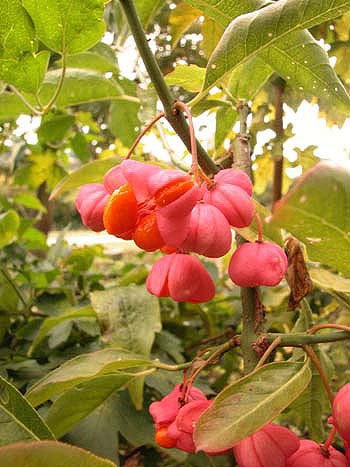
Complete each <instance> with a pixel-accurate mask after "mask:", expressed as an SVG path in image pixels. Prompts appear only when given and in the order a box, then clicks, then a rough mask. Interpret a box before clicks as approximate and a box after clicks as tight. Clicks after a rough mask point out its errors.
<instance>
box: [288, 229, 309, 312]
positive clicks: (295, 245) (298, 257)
mask: <svg viewBox="0 0 350 467" xmlns="http://www.w3.org/2000/svg"><path fill="white" fill-rule="evenodd" d="M286 254H287V257H288V268H287V272H286V280H287V282H288V285H289V288H290V295H289V302H288V308H289V309H290V310H295V309H296V308H297V307H298V306H299V303H300V302H301V300H302V299H303V298H304V297H306V295H307V294H308V293H310V292H311V290H312V281H311V279H310V276H309V273H308V270H307V268H306V264H305V260H304V255H303V252H302V249H301V247H300V243H299V241H298V240H297V239H296V238H294V237H288V238H287V241H286Z"/></svg>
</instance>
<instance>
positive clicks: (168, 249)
mask: <svg viewBox="0 0 350 467" xmlns="http://www.w3.org/2000/svg"><path fill="white" fill-rule="evenodd" d="M160 251H161V252H162V253H164V254H165V255H171V254H172V253H175V252H176V251H177V248H174V247H173V246H168V245H164V246H162V248H161V249H160Z"/></svg>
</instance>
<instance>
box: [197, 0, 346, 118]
mask: <svg viewBox="0 0 350 467" xmlns="http://www.w3.org/2000/svg"><path fill="white" fill-rule="evenodd" d="M189 3H191V4H194V5H195V6H197V7H198V8H200V9H202V11H203V12H204V13H205V14H207V15H209V16H210V17H211V18H212V19H213V20H214V21H217V22H218V23H219V24H221V25H222V26H223V27H227V26H228V25H229V24H230V22H231V21H232V20H233V21H232V22H231V24H230V25H229V27H228V28H227V30H226V31H225V34H224V36H223V38H222V39H221V41H220V43H219V44H218V46H217V48H216V49H215V51H214V53H213V55H212V57H211V58H210V61H209V63H208V67H207V74H206V83H205V85H204V87H203V92H202V93H201V94H199V95H198V96H197V97H196V98H195V100H194V101H193V102H198V101H199V100H200V99H201V98H202V97H204V95H205V94H206V92H207V90H208V89H209V88H210V87H211V86H213V85H214V84H215V82H216V81H218V80H219V79H221V78H222V77H224V76H225V75H226V74H228V73H230V72H231V71H234V72H235V71H236V69H237V68H239V67H240V66H242V64H244V63H246V62H249V60H250V59H251V58H252V57H254V56H255V55H258V56H259V57H260V58H261V59H263V61H264V62H266V64H265V67H267V68H266V73H267V69H268V67H269V66H270V67H271V68H273V69H274V70H275V71H277V72H278V73H279V74H280V76H282V77H283V78H285V79H286V81H288V83H289V84H290V85H291V86H294V87H296V88H298V89H302V90H303V91H304V92H306V93H308V94H311V95H316V96H318V97H320V98H321V99H322V100H324V101H326V102H327V103H328V104H331V105H336V106H337V108H338V109H339V110H341V111H343V112H344V111H345V112H348V109H349V103H350V101H349V96H348V95H347V93H346V91H345V89H344V87H343V85H342V83H341V81H340V80H339V79H338V77H337V75H336V74H335V72H334V70H333V68H332V67H331V66H330V64H329V61H328V57H327V54H326V53H325V51H324V50H323V49H322V47H321V46H320V45H319V44H317V43H316V41H314V39H313V38H312V36H311V35H310V34H309V33H308V32H307V31H302V30H301V29H303V28H307V27H310V25H314V24H318V23H320V22H322V21H324V20H325V19H327V18H330V17H334V16H337V15H338V14H341V12H342V11H346V10H347V9H349V8H350V7H349V5H348V3H346V4H344V2H341V1H340V0H339V1H338V2H336V4H335V5H333V3H334V2H331V1H330V0H328V1H327V2H324V3H323V4H322V8H321V9H320V8H319V5H318V3H315V2H314V3H312V2H311V1H310V0H303V2H302V3H303V4H305V6H304V8H302V6H301V5H300V1H299V0H293V1H290V0H287V1H286V0H283V1H280V2H278V4H277V3H271V2H269V3H270V5H269V6H267V7H266V8H262V9H261V10H259V11H257V12H254V11H252V10H255V9H258V8H261V7H262V6H264V2H261V1H259V0H256V1H248V2H239V6H237V7H235V6H233V7H232V8H233V10H234V11H233V15H232V16H231V17H229V15H227V11H230V12H231V9H230V3H232V2H229V1H223V2H214V1H211V0H210V1H201V0H199V1H198V2H197V1H194V0H193V1H192V0H191V1H189ZM237 3H238V2H237ZM266 3H267V2H265V5H266ZM306 5H307V6H308V8H306ZM249 11H251V13H249V14H244V13H247V12H249ZM304 11H305V14H303V12H304ZM239 15H241V16H239ZM292 17H293V18H292ZM242 36H244V37H245V40H244V41H242V40H241V37H242ZM253 76H255V75H253ZM257 78H258V77H257ZM247 81H249V80H247ZM254 82H257V79H254ZM261 84H263V82H261V83H260V85H261Z"/></svg>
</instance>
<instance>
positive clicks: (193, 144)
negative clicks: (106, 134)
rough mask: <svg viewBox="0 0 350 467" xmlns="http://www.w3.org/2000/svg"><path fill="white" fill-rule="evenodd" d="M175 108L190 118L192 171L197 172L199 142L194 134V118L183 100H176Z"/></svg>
mask: <svg viewBox="0 0 350 467" xmlns="http://www.w3.org/2000/svg"><path fill="white" fill-rule="evenodd" d="M174 110H175V112H177V110H182V111H183V112H184V113H185V114H186V115H187V118H188V126H189V129H190V142H191V154H192V172H193V173H194V174H195V173H196V172H197V170H198V154H197V144H196V136H195V134H194V126H193V119H192V114H191V111H190V108H189V107H188V106H187V105H186V104H184V103H183V102H181V101H176V102H175V104H174Z"/></svg>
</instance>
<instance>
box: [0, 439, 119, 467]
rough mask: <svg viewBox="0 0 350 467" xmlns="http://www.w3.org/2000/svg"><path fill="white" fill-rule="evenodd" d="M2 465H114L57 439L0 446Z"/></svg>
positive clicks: (93, 466) (32, 466)
mask: <svg viewBox="0 0 350 467" xmlns="http://www.w3.org/2000/svg"><path fill="white" fill-rule="evenodd" d="M0 457H1V466H2V467H14V466H18V467H19V466H24V465H25V467H43V466H44V465H45V466H48V465H49V466H50V467H72V466H74V467H116V464H114V463H113V462H110V461H108V460H106V459H102V458H100V457H97V456H94V455H93V454H91V453H90V452H88V451H84V450H83V449H80V448H77V447H76V446H70V445H69V444H66V443H59V442H58V441H40V442H32V443H14V444H10V445H8V446H4V447H2V448H0Z"/></svg>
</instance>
